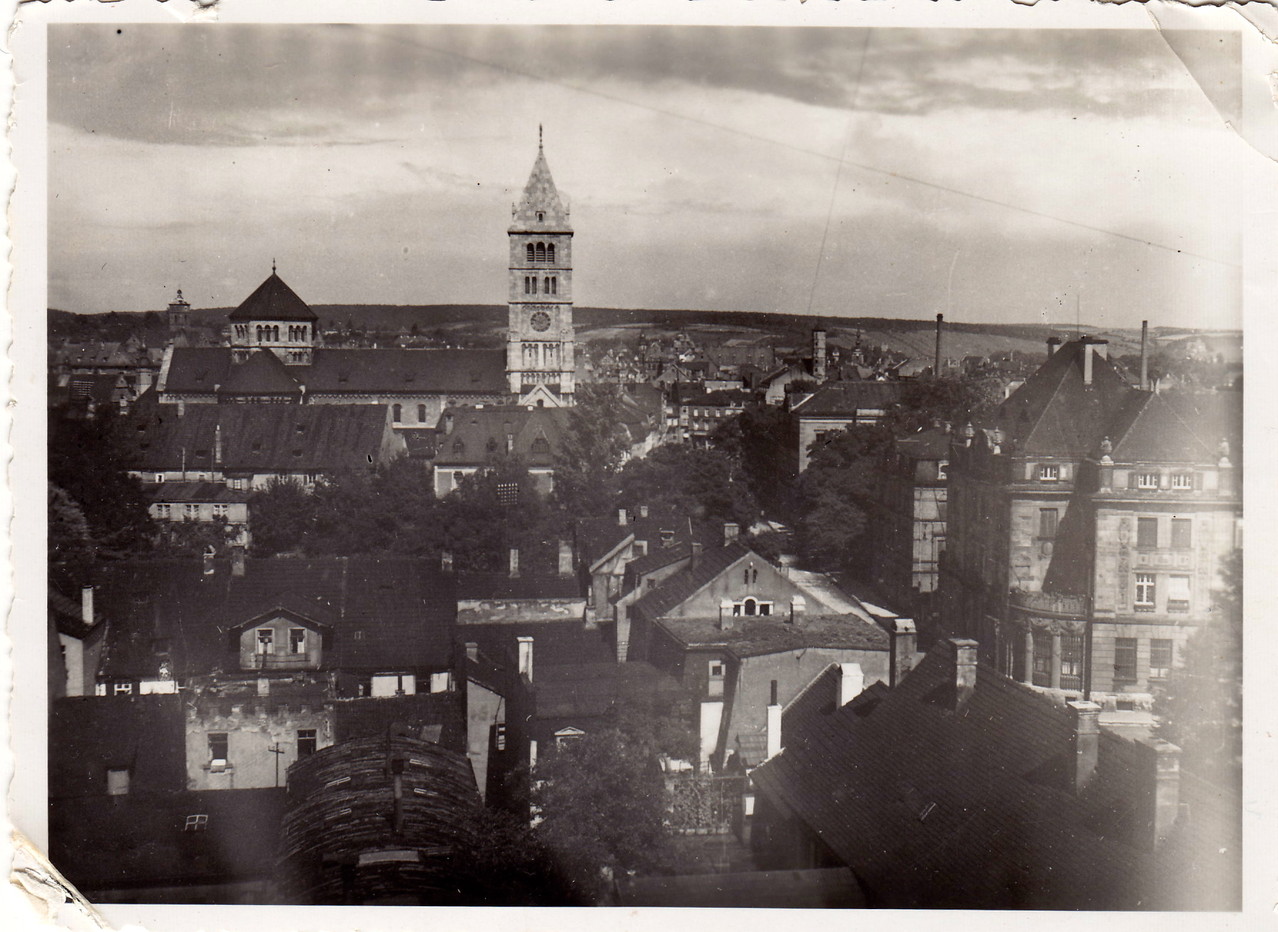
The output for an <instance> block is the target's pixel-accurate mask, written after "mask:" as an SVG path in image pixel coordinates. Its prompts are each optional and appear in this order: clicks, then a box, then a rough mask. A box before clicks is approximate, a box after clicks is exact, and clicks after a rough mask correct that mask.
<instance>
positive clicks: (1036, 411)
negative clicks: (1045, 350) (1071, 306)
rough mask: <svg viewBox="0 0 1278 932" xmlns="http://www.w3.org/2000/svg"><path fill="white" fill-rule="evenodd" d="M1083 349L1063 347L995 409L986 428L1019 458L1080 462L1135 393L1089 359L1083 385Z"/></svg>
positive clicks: (1109, 366)
mask: <svg viewBox="0 0 1278 932" xmlns="http://www.w3.org/2000/svg"><path fill="white" fill-rule="evenodd" d="M1085 346H1086V344H1084V343H1083V342H1082V341H1081V340H1075V341H1072V342H1070V343H1066V344H1065V345H1063V346H1062V347H1061V348H1060V349H1058V350H1057V351H1056V352H1055V353H1053V354H1052V357H1051V358H1050V359H1049V360H1047V362H1045V363H1044V364H1043V365H1042V366H1040V367H1039V369H1038V370H1037V371H1036V372H1035V373H1034V374H1033V375H1031V376H1030V377H1029V378H1028V379H1026V380H1025V384H1024V385H1022V386H1021V387H1020V388H1018V389H1017V390H1016V391H1015V392H1013V393H1012V395H1011V396H1010V397H1009V398H1008V399H1007V400H1006V401H1004V402H1003V404H1002V405H1000V406H999V409H998V412H997V414H996V415H995V417H994V419H993V420H994V423H993V424H991V426H997V427H999V428H1001V429H1002V430H1003V431H1004V432H1005V433H1006V435H1007V437H1008V439H1009V440H1012V441H1015V442H1017V443H1019V445H1020V446H1019V451H1020V452H1021V453H1023V454H1029V455H1042V456H1069V457H1076V458H1077V457H1081V456H1085V455H1087V454H1088V453H1089V452H1091V451H1093V450H1095V449H1096V447H1097V445H1098V444H1099V443H1100V442H1101V440H1102V439H1103V438H1104V436H1105V434H1106V431H1108V430H1109V429H1110V424H1111V422H1112V421H1113V420H1114V418H1115V417H1117V416H1118V415H1119V413H1120V412H1121V411H1122V410H1123V408H1124V406H1125V405H1126V404H1127V403H1128V402H1129V400H1130V398H1131V395H1132V393H1133V392H1134V391H1135V389H1133V388H1132V387H1131V386H1130V385H1128V384H1127V382H1126V381H1125V380H1124V379H1123V377H1122V376H1121V375H1119V374H1118V371H1117V369H1115V367H1114V365H1113V363H1111V362H1110V361H1109V360H1108V359H1106V358H1104V357H1102V356H1100V355H1099V354H1095V355H1094V357H1093V360H1092V384H1091V385H1084V384H1083V372H1084V352H1085Z"/></svg>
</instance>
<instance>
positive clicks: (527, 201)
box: [511, 146, 572, 233]
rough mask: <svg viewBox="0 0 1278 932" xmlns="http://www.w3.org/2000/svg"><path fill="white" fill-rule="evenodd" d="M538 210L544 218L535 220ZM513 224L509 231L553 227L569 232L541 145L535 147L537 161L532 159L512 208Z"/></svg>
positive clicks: (565, 214) (565, 215)
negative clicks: (520, 195) (529, 169)
mask: <svg viewBox="0 0 1278 932" xmlns="http://www.w3.org/2000/svg"><path fill="white" fill-rule="evenodd" d="M538 212H540V213H541V214H542V215H543V219H541V220H538V219H537V214H538ZM514 219H515V223H514V225H513V226H511V230H512V231H515V230H555V231H561V232H565V233H567V232H571V231H572V225H571V224H569V222H568V211H567V210H565V209H564V204H563V201H562V200H560V198H559V190H558V189H557V188H556V187H555V179H553V178H552V177H550V166H549V165H548V164H546V154H545V152H543V151H542V149H541V146H538V147H537V160H536V161H535V162H533V168H532V172H531V173H530V174H529V175H528V183H527V184H525V185H524V193H523V196H522V197H520V199H519V204H518V206H517V207H516V208H515V218H514Z"/></svg>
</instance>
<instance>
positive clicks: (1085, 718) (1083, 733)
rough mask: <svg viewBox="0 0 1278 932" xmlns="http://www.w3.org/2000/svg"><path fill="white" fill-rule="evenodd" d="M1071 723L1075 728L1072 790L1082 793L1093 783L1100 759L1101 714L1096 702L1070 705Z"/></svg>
mask: <svg viewBox="0 0 1278 932" xmlns="http://www.w3.org/2000/svg"><path fill="white" fill-rule="evenodd" d="M1068 705H1069V715H1070V722H1071V723H1072V725H1073V727H1074V733H1073V738H1072V741H1073V745H1074V765H1073V768H1072V770H1071V777H1070V789H1071V790H1073V791H1074V792H1075V793H1081V792H1083V790H1084V789H1085V788H1086V787H1087V784H1088V783H1090V782H1091V779H1092V775H1093V774H1094V773H1095V772H1096V762H1097V761H1098V760H1099V759H1100V712H1101V707H1100V706H1099V705H1097V704H1096V703H1095V702H1084V701H1075V702H1070V703H1068Z"/></svg>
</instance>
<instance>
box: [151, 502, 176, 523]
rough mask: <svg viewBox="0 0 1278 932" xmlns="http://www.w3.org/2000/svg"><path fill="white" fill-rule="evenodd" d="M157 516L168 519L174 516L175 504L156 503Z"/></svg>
mask: <svg viewBox="0 0 1278 932" xmlns="http://www.w3.org/2000/svg"><path fill="white" fill-rule="evenodd" d="M155 516H156V517H157V518H164V519H165V520H168V519H169V518H171V517H173V506H172V505H156V506H155Z"/></svg>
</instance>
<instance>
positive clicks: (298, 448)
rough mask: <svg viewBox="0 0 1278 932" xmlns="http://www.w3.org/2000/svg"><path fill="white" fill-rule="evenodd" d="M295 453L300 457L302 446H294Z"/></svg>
mask: <svg viewBox="0 0 1278 932" xmlns="http://www.w3.org/2000/svg"><path fill="white" fill-rule="evenodd" d="M293 455H294V456H299V457H300V456H301V455H302V448H301V447H294V448H293Z"/></svg>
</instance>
